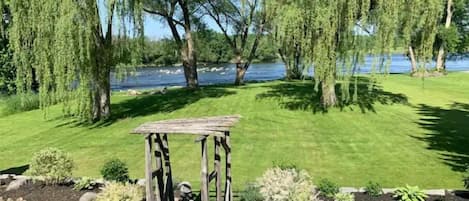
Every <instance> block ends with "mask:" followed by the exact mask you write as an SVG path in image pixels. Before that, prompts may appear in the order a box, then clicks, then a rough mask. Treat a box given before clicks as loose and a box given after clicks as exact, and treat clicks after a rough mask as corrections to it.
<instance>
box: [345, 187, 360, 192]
mask: <svg viewBox="0 0 469 201" xmlns="http://www.w3.org/2000/svg"><path fill="white" fill-rule="evenodd" d="M340 192H341V193H356V192H359V189H356V188H353V187H342V188H340Z"/></svg>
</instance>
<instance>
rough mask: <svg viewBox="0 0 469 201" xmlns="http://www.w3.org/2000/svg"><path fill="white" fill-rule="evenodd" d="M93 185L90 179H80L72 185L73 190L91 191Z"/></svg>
mask: <svg viewBox="0 0 469 201" xmlns="http://www.w3.org/2000/svg"><path fill="white" fill-rule="evenodd" d="M95 184H96V183H95V182H94V180H93V179H92V178H89V177H82V178H80V179H79V180H78V181H77V182H76V183H75V184H74V185H73V190H77V191H81V190H91V189H92V188H93V186H94V185H95Z"/></svg>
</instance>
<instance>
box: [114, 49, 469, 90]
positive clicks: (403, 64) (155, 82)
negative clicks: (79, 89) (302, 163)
mask: <svg viewBox="0 0 469 201" xmlns="http://www.w3.org/2000/svg"><path fill="white" fill-rule="evenodd" d="M372 62H373V57H367V58H366V60H365V64H364V65H363V66H361V67H360V68H359V70H358V73H369V72H370V71H371V64H372ZM433 66H434V65H433ZM446 66H447V70H448V71H469V59H468V58H466V59H460V60H448V61H447V62H446ZM389 71H390V73H409V72H410V62H409V60H408V59H407V58H406V57H405V56H403V55H393V57H392V63H391V66H390V69H389ZM306 73H307V74H308V75H312V72H311V71H310V72H306ZM198 75H199V83H200V84H202V85H209V84H218V83H232V82H234V79H235V65H234V64H220V65H218V66H210V67H205V66H199V67H198ZM284 76H285V67H284V65H283V63H264V64H252V65H251V66H250V67H249V69H248V71H247V72H246V77H245V78H246V80H251V81H252V80H257V81H264V80H275V79H281V78H283V77H284ZM112 77H114V76H112ZM169 86H185V78H184V71H183V69H182V67H155V68H153V67H149V68H141V69H138V70H137V72H136V73H135V76H130V77H127V78H126V79H125V80H123V81H118V80H116V79H113V80H112V83H111V88H112V90H127V89H146V88H158V87H169Z"/></svg>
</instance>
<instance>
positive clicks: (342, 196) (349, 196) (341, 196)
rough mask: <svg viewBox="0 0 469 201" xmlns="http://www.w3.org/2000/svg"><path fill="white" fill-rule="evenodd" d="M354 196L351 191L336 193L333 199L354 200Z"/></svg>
mask: <svg viewBox="0 0 469 201" xmlns="http://www.w3.org/2000/svg"><path fill="white" fill-rule="evenodd" d="M354 200H355V196H354V195H353V194H351V193H337V194H336V195H335V196H334V201H354Z"/></svg>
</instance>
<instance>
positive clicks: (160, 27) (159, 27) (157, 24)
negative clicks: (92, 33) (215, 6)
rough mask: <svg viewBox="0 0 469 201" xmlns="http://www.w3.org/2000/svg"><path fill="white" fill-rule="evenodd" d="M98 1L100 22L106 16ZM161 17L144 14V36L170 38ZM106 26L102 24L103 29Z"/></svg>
mask: <svg viewBox="0 0 469 201" xmlns="http://www.w3.org/2000/svg"><path fill="white" fill-rule="evenodd" d="M98 2H99V11H100V16H101V23H104V22H105V19H106V18H107V14H106V10H107V9H106V7H105V4H104V1H103V0H98ZM160 19H161V18H160V17H158V16H156V15H150V14H145V21H144V31H145V36H146V37H147V38H149V39H152V40H158V39H162V38H172V34H171V30H170V29H169V28H168V26H167V25H166V23H164V22H163V21H161V20H160ZM204 21H205V22H206V23H207V25H208V27H209V28H210V29H213V30H219V29H218V27H217V25H216V23H215V22H213V20H209V19H204ZM104 28H106V27H105V26H103V29H104ZM179 33H181V34H183V33H184V32H183V30H180V32H179Z"/></svg>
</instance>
